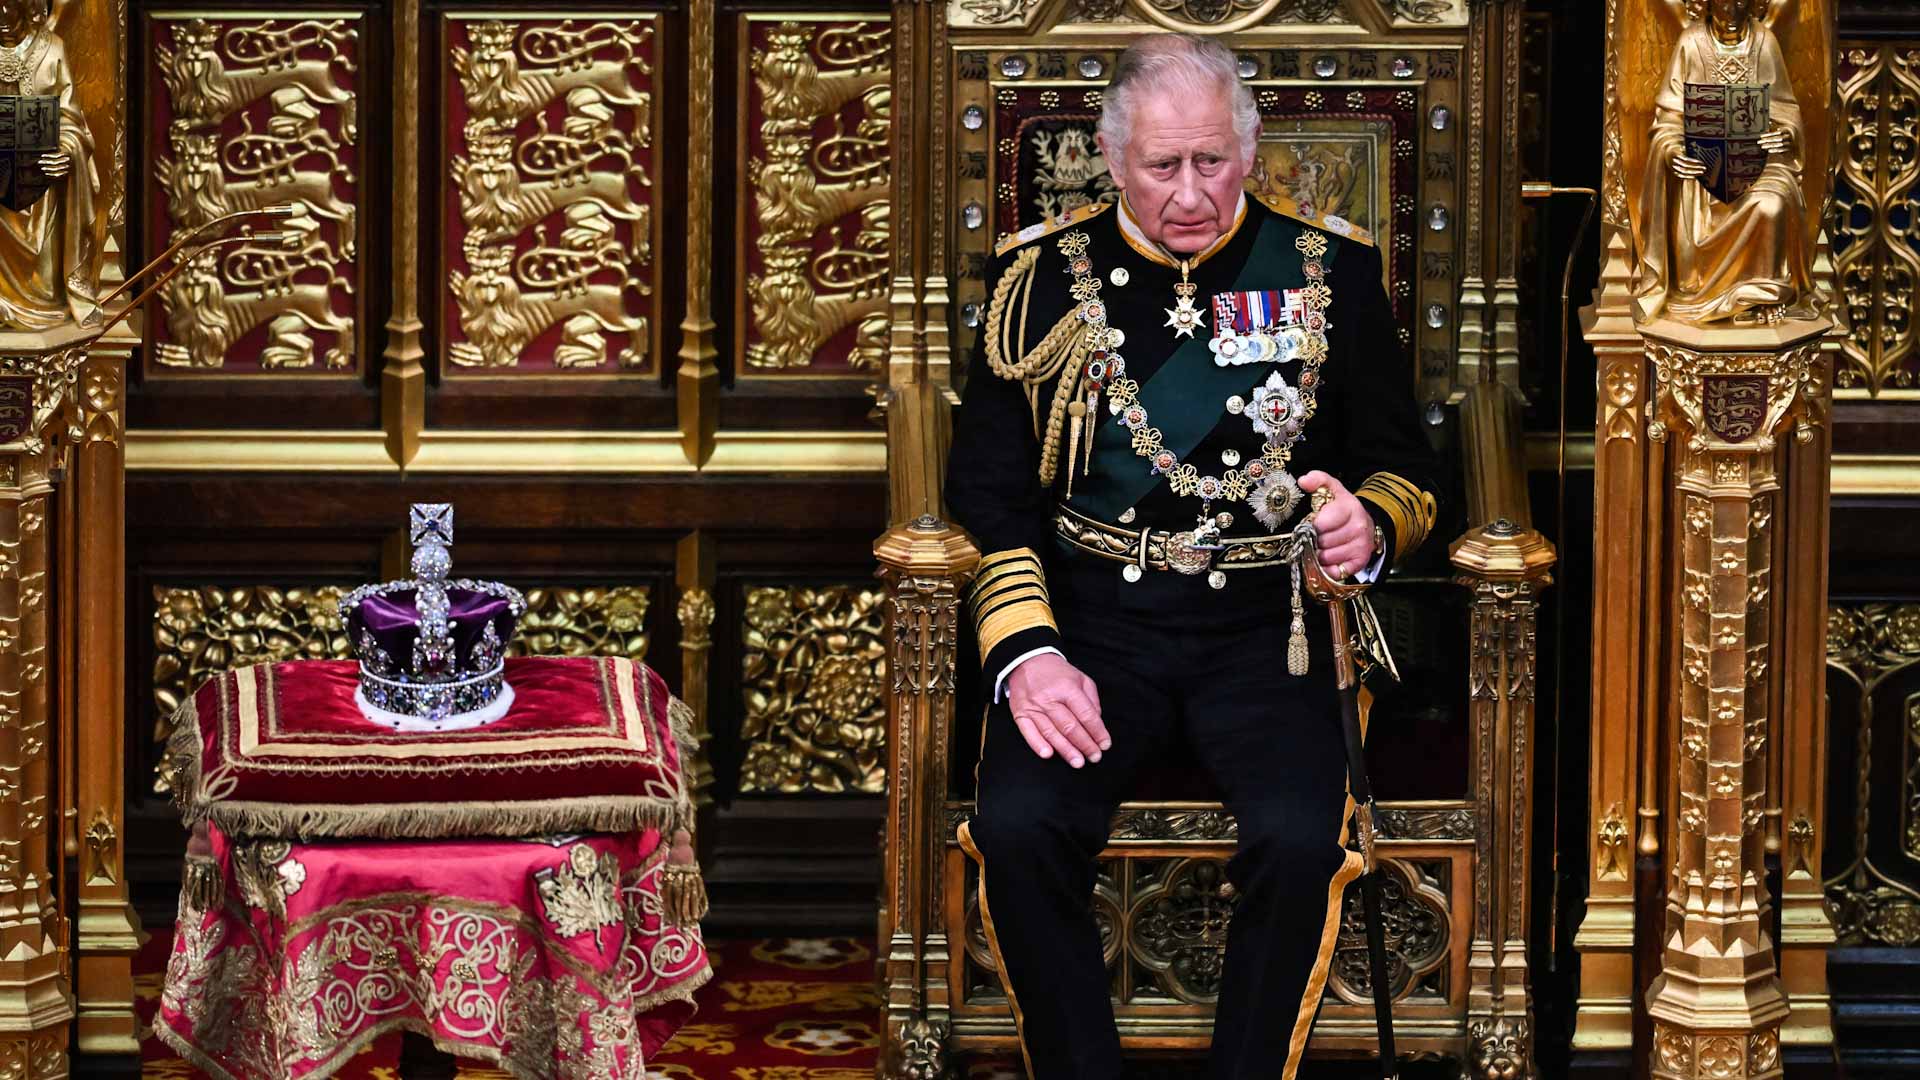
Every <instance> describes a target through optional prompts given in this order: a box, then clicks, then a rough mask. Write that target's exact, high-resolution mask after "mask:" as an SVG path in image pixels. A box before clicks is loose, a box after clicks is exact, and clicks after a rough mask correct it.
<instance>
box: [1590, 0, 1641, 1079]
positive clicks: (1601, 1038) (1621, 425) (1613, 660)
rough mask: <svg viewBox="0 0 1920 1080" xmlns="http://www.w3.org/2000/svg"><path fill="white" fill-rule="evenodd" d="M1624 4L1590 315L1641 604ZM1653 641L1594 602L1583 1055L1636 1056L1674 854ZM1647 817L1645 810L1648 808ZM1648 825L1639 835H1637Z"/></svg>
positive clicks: (1615, 555) (1609, 68)
mask: <svg viewBox="0 0 1920 1080" xmlns="http://www.w3.org/2000/svg"><path fill="white" fill-rule="evenodd" d="M1620 4H1621V0H1607V28H1608V31H1607V32H1608V46H1607V59H1606V88H1605V96H1606V100H1607V102H1608V106H1607V108H1606V112H1605V116H1604V120H1603V125H1602V151H1601V152H1602V191H1601V204H1600V205H1601V215H1602V217H1601V220H1602V225H1601V233H1600V235H1601V260H1602V261H1601V267H1600V282H1599V286H1598V288H1597V290H1596V292H1595V295H1594V302H1593V303H1592V304H1591V305H1589V306H1588V307H1585V308H1582V309H1581V312H1580V322H1581V331H1582V333H1583V335H1584V336H1585V337H1586V339H1587V342H1588V344H1590V345H1591V346H1592V347H1593V352H1594V360H1595V363H1596V365H1597V367H1598V371H1597V382H1598V384H1599V385H1598V389H1599V393H1598V395H1597V397H1596V401H1595V405H1594V451H1593V485H1594V496H1593V497H1594V530H1593V595H1594V596H1596V597H1602V596H1604V597H1635V596H1638V595H1642V594H1644V593H1645V592H1646V591H1647V590H1648V588H1649V579H1650V578H1651V579H1656V580H1657V577H1658V575H1655V574H1651V573H1650V572H1649V563H1648V560H1649V557H1650V555H1651V553H1653V552H1655V551H1658V550H1659V543H1660V541H1659V536H1658V527H1657V520H1655V519H1654V515H1655V514H1656V512H1657V507H1658V503H1659V499H1660V496H1659V495H1658V494H1657V492H1658V490H1659V480H1658V479H1657V477H1656V476H1655V468H1656V466H1655V464H1654V462H1655V461H1656V460H1657V457H1656V454H1657V451H1656V450H1655V449H1654V448H1652V447H1650V446H1649V444H1648V440H1647V439H1646V438H1645V430H1646V423H1647V418H1648V417H1647V390H1648V384H1649V382H1650V380H1649V379H1648V377H1647V374H1646V356H1645V353H1644V350H1643V346H1642V344H1641V339H1640V332H1639V331H1638V330H1637V329H1636V328H1635V327H1634V323H1633V308H1632V289H1631V284H1630V282H1631V277H1632V272H1633V270H1632V268H1633V263H1632V250H1633V248H1632V235H1631V233H1630V231H1629V230H1630V224H1629V221H1628V213H1627V193H1626V181H1625V178H1624V175H1623V170H1624V165H1623V162H1622V157H1623V150H1624V148H1623V139H1622V134H1621V121H1620V115H1619V110H1618V109H1617V108H1616V107H1615V103H1617V101H1618V99H1619V92H1620V91H1619V81H1620V56H1619V38H1618V35H1617V34H1616V28H1617V27H1618V25H1619V20H1620V18H1621V13H1620ZM1655 641H1657V638H1654V637H1650V636H1649V634H1648V627H1647V609H1646V605H1644V604H1642V603H1613V604H1599V603H1596V604H1594V605H1593V649H1592V658H1591V660H1592V671H1593V675H1592V691H1591V693H1592V699H1591V705H1590V708H1591V714H1590V715H1591V720H1590V722H1589V723H1590V731H1591V735H1590V745H1589V747H1588V757H1589V764H1588V769H1589V780H1588V783H1589V796H1588V831H1587V835H1588V837H1590V838H1591V843H1592V847H1591V848H1590V849H1589V850H1588V859H1589V862H1588V867H1587V870H1588V875H1587V882H1588V884H1587V902H1586V909H1587V910H1586V915H1585V916H1584V917H1583V918H1582V920H1581V923H1580V927H1579V930H1578V931H1577V932H1576V933H1575V935H1574V939H1573V940H1574V946H1575V947H1576V948H1577V949H1578V950H1579V951H1580V990H1579V998H1578V1003H1577V1006H1576V1016H1575V1022H1574V1024H1575V1026H1574V1035H1573V1044H1574V1047H1575V1049H1577V1050H1580V1051H1596V1052H1602V1053H1624V1052H1626V1051H1627V1050H1629V1049H1631V1048H1632V1046H1633V1011H1634V1002H1635V999H1636V998H1637V997H1638V990H1639V988H1638V987H1636V986H1635V985H1634V979H1633V942H1634V908H1633V870H1634V860H1635V858H1636V851H1637V853H1638V854H1640V855H1648V856H1657V855H1658V853H1659V850H1660V839H1659V836H1660V833H1659V810H1658V805H1659V804H1658V801H1657V799H1656V800H1652V801H1646V802H1643V800H1642V798H1641V792H1640V791H1639V790H1638V788H1637V786H1636V784H1635V773H1636V771H1639V770H1640V769H1641V762H1640V761H1639V760H1638V758H1639V755H1640V750H1641V746H1640V732H1641V726H1642V723H1643V720H1644V717H1645V716H1646V706H1645V699H1644V697H1643V690H1642V688H1643V686H1645V685H1646V684H1647V683H1649V682H1651V681H1654V680H1650V679H1649V678H1648V676H1647V666H1646V660H1647V657H1648V650H1649V649H1650V648H1652V647H1654V642H1655ZM1637 809H1644V810H1645V812H1644V813H1638V812H1636V810H1637ZM1636 827H1637V828H1636Z"/></svg>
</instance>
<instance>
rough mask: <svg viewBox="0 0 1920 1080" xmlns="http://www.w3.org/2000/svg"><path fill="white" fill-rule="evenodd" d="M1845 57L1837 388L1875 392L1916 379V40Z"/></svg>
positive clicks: (1919, 350)
mask: <svg viewBox="0 0 1920 1080" xmlns="http://www.w3.org/2000/svg"><path fill="white" fill-rule="evenodd" d="M1840 54H1841V55H1840V78H1839V87H1838V96H1839V111H1838V113H1837V116H1836V119H1837V121H1838V122H1839V123H1840V124H1841V125H1842V128H1843V138H1842V139H1841V140H1840V153H1839V160H1838V168H1837V169H1836V170H1835V176H1834V192H1833V197H1834V204H1835V205H1834V212H1833V213H1832V214H1831V215H1829V218H1828V228H1829V230H1830V235H1831V238H1832V241H1833V252H1834V258H1833V262H1834V274H1835V278H1836V280H1837V282H1838V285H1839V292H1840V296H1839V301H1840V303H1841V304H1842V305H1843V306H1844V307H1845V308H1846V312H1847V328H1848V332H1847V337H1846V341H1845V343H1844V344H1843V346H1842V348H1841V355H1840V360H1839V364H1838V367H1837V370H1836V371H1835V372H1834V385H1835V386H1836V387H1837V388H1839V389H1841V390H1851V391H1854V392H1856V393H1864V394H1866V395H1869V396H1871V395H1877V394H1879V393H1880V392H1881V391H1882V390H1887V389H1900V390H1907V389H1912V388H1913V387H1915V386H1916V385H1920V342H1917V341H1916V336H1915V331H1914V325H1913V306H1914V300H1915V285H1916V282H1920V247H1916V246H1915V244H1914V239H1913V234H1912V228H1911V224H1910V222H1911V218H1912V216H1913V214H1914V213H1915V212H1916V211H1920V201H1917V200H1916V198H1915V192H1916V186H1915V182H1916V180H1920V157H1917V156H1916V152H1915V140H1916V139H1920V46H1915V45H1914V44H1912V43H1911V42H1897V43H1885V44H1882V43H1878V42H1846V43H1843V44H1842V46H1841V50H1840Z"/></svg>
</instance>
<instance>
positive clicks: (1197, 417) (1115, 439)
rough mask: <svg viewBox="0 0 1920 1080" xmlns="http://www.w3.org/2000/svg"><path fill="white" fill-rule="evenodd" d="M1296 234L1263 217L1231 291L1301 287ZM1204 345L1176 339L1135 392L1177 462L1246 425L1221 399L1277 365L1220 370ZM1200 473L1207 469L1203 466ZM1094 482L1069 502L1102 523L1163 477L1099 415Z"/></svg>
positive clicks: (1333, 246)
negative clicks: (1228, 422)
mask: <svg viewBox="0 0 1920 1080" xmlns="http://www.w3.org/2000/svg"><path fill="white" fill-rule="evenodd" d="M1300 231H1301V230H1300V227H1299V226H1298V225H1297V224H1296V223H1295V222H1294V221H1293V220H1292V219H1291V218H1287V217H1285V216H1283V215H1281V214H1268V215H1267V217H1266V220H1264V221H1262V222H1261V223H1260V232H1259V234H1258V235H1257V236H1255V237H1254V239H1253V250H1252V251H1250V252H1248V253H1247V261H1246V263H1245V264H1244V265H1242V266H1241V268H1240V274H1239V276H1238V277H1237V278H1236V279H1235V280H1234V283H1233V291H1235V292H1251V291H1253V290H1256V289H1297V288H1300V287H1301V286H1303V285H1305V284H1306V281H1307V277H1306V273H1305V271H1304V270H1303V269H1302V264H1303V263H1304V262H1305V259H1304V258H1303V257H1302V256H1301V254H1300V252H1299V251H1298V250H1297V249H1295V248H1294V246H1293V239H1294V237H1295V236H1297V235H1299V233H1300ZM1339 243H1340V238H1339V237H1338V236H1334V235H1331V234H1328V235H1327V253H1326V254H1325V255H1323V256H1321V262H1322V264H1323V265H1326V266H1329V267H1331V266H1332V265H1333V256H1334V253H1335V251H1337V250H1338V246H1339ZM1196 299H1197V301H1198V302H1199V303H1200V304H1201V305H1202V310H1203V311H1205V310H1206V309H1207V306H1208V305H1210V304H1211V302H1212V300H1213V298H1212V297H1210V296H1202V297H1197V298H1196ZM1209 325H1210V324H1209ZM1207 341H1208V339H1207V338H1202V337H1199V336H1198V335H1196V336H1194V337H1191V338H1187V339H1185V340H1183V341H1181V343H1180V345H1179V347H1177V348H1176V349H1174V351H1173V355H1172V356H1169V357H1167V361H1166V363H1164V364H1161V365H1160V369H1159V370H1158V371H1156V372H1154V373H1153V377H1152V378H1151V379H1148V380H1147V381H1146V383H1145V384H1144V385H1142V386H1141V387H1140V404H1141V405H1143V406H1145V407H1146V410H1147V422H1148V423H1149V424H1150V425H1152V426H1153V427H1157V428H1159V429H1160V439H1161V442H1162V444H1163V445H1164V446H1166V448H1167V449H1169V450H1171V451H1173V452H1174V453H1175V454H1177V455H1178V456H1179V458H1180V460H1182V461H1185V460H1187V455H1189V454H1191V453H1193V448H1194V447H1196V446H1199V445H1200V440H1202V439H1204V438H1206V437H1207V433H1208V432H1211V431H1212V430H1213V429H1214V428H1215V427H1217V426H1219V424H1220V422H1221V420H1222V419H1232V420H1233V421H1235V422H1236V423H1244V422H1245V421H1244V420H1242V419H1241V418H1240V417H1237V416H1234V417H1229V415H1228V414H1227V412H1226V411H1225V402H1226V400H1227V398H1229V397H1231V396H1233V395H1234V394H1241V395H1246V394H1248V393H1249V392H1250V390H1249V388H1251V387H1255V386H1259V385H1260V384H1261V383H1263V382H1265V381H1266V380H1267V376H1268V375H1269V374H1271V373H1272V372H1273V371H1274V370H1276V368H1277V367H1278V365H1277V364H1275V363H1273V362H1271V361H1269V362H1267V363H1264V364H1240V365H1233V366H1229V367H1221V366H1220V365H1219V364H1216V363H1214V362H1213V351H1212V350H1211V349H1209V348H1207ZM1201 471H1202V472H1203V473H1204V472H1208V471H1209V470H1208V469H1205V468H1202V469H1201ZM1093 479H1094V480H1095V481H1096V482H1094V483H1084V482H1083V483H1080V484H1076V485H1074V486H1075V487H1076V488H1078V489H1079V490H1077V491H1075V492H1074V495H1073V498H1072V499H1071V500H1070V504H1071V505H1072V506H1073V508H1074V509H1076V510H1078V511H1080V512H1081V513H1084V514H1088V515H1090V516H1092V517H1094V518H1096V519H1098V520H1100V521H1118V520H1119V518H1120V515H1121V513H1122V512H1124V511H1125V510H1126V509H1127V508H1128V507H1131V506H1133V505H1135V504H1136V503H1138V502H1139V501H1140V499H1141V498H1142V497H1143V496H1145V495H1146V494H1147V493H1148V492H1150V491H1152V490H1153V489H1154V488H1155V487H1157V486H1159V485H1161V484H1164V483H1166V478H1165V477H1163V476H1160V475H1158V474H1156V473H1155V472H1154V471H1153V464H1152V462H1149V461H1148V460H1147V459H1146V458H1143V457H1140V456H1138V455H1137V454H1135V453H1134V452H1133V432H1132V430H1130V429H1129V428H1128V427H1127V426H1126V425H1124V424H1122V423H1121V422H1120V418H1119V417H1117V416H1103V417H1100V422H1099V427H1098V428H1097V429H1096V431H1095V432H1094V437H1093Z"/></svg>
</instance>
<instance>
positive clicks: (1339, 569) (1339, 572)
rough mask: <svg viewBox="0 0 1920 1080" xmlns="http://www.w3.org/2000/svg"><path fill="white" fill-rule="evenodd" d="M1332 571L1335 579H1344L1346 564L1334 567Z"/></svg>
mask: <svg viewBox="0 0 1920 1080" xmlns="http://www.w3.org/2000/svg"><path fill="white" fill-rule="evenodd" d="M1333 569H1334V576H1335V577H1346V576H1347V564H1346V563H1341V564H1340V565H1338V566H1336V567H1334V568H1333Z"/></svg>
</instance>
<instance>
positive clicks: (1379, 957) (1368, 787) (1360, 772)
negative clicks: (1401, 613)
mask: <svg viewBox="0 0 1920 1080" xmlns="http://www.w3.org/2000/svg"><path fill="white" fill-rule="evenodd" d="M1323 496H1324V497H1323ZM1328 498H1331V496H1330V495H1327V494H1326V489H1325V488H1322V489H1320V491H1316V492H1314V495H1313V510H1314V511H1315V512H1317V511H1319V509H1320V507H1321V506H1322V505H1324V504H1325V502H1326V501H1327V499H1328ZM1293 540H1294V557H1295V560H1296V561H1295V562H1294V566H1295V567H1296V568H1301V567H1302V566H1303V564H1304V570H1303V573H1304V575H1305V577H1306V586H1307V592H1308V593H1309V594H1310V595H1312V597H1313V598H1314V599H1315V600H1318V601H1320V602H1321V603H1323V604H1325V605H1327V619H1328V621H1329V622H1330V623H1332V625H1333V678H1334V686H1335V687H1336V688H1337V690H1338V693H1339V697H1340V728H1341V734H1342V735H1344V736H1345V738H1346V744H1347V793H1348V794H1349V795H1351V796H1352V797H1353V805H1354V818H1355V820H1356V823H1357V825H1356V830H1355V831H1356V832H1357V833H1358V834H1359V839H1360V857H1361V859H1362V860H1363V862H1362V866H1363V869H1362V871H1361V874H1360V903H1361V906H1362V908H1363V909H1364V910H1365V912H1366V916H1367V960H1368V964H1369V967H1370V968H1371V971H1372V982H1373V1018H1374V1023H1375V1024H1376V1025H1377V1026H1378V1028H1379V1031H1380V1076H1381V1077H1382V1080H1395V1078H1396V1077H1397V1076H1398V1075H1399V1073H1398V1064H1399V1062H1398V1060H1397V1055H1396V1054H1395V1052H1394V1048H1393V990H1392V987H1391V986H1389V985H1388V982H1387V937H1386V926H1385V923H1384V922H1383V921H1382V920H1381V915H1380V912H1381V899H1380V874H1379V868H1378V866H1377V864H1376V863H1375V862H1374V857H1373V841H1374V826H1373V815H1374V807H1373V785H1372V784H1370V783H1369V782H1368V781H1367V758H1366V750H1365V747H1364V744H1363V739H1362V735H1361V731H1360V683H1359V680H1358V679H1357V678H1356V677H1355V675H1354V664H1353V619H1352V616H1351V613H1350V612H1349V610H1348V607H1347V605H1348V604H1349V603H1351V602H1353V601H1354V600H1357V599H1359V597H1360V595H1361V594H1362V593H1364V592H1365V591H1366V589H1367V586H1366V583H1365V582H1359V581H1336V580H1334V578H1333V577H1332V576H1330V575H1329V574H1328V573H1327V572H1326V571H1325V570H1324V569H1322V568H1321V566H1320V558H1319V550H1318V549H1319V545H1318V539H1317V537H1316V536H1315V535H1314V531H1313V514H1311V513H1309V514H1308V515H1307V516H1306V518H1304V519H1303V520H1302V521H1301V522H1300V524H1299V525H1297V526H1295V527H1294V530H1293ZM1296 580H1298V579H1296Z"/></svg>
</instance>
